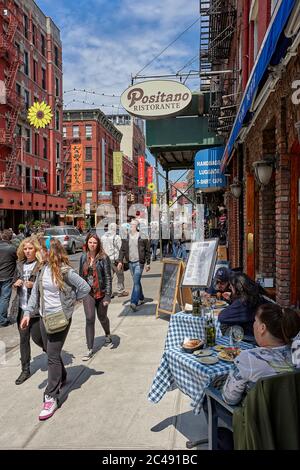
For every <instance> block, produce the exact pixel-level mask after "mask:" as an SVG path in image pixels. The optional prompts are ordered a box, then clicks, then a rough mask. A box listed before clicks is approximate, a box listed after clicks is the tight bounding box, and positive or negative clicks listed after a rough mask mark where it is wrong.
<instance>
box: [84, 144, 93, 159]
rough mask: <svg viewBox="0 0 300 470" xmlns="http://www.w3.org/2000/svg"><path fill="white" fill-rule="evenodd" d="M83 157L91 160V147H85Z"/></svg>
mask: <svg viewBox="0 0 300 470" xmlns="http://www.w3.org/2000/svg"><path fill="white" fill-rule="evenodd" d="M85 159H86V160H93V149H92V147H85Z"/></svg>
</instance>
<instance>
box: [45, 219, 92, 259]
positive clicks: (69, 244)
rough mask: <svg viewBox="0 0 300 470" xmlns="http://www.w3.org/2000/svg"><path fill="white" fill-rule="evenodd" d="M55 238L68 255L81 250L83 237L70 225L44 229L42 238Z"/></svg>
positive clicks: (83, 241)
mask: <svg viewBox="0 0 300 470" xmlns="http://www.w3.org/2000/svg"><path fill="white" fill-rule="evenodd" d="M49 236H50V237H51V238H57V240H59V241H60V243H61V244H62V245H63V246H64V248H65V249H66V250H67V251H68V252H69V253H72V254H74V253H76V250H82V247H83V245H84V243H85V237H84V236H83V235H81V233H80V232H79V230H78V229H77V228H76V227H72V226H70V225H64V226H61V225H59V226H57V227H50V228H46V229H45V231H44V238H47V237H49Z"/></svg>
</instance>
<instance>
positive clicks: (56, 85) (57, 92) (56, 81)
mask: <svg viewBox="0 0 300 470" xmlns="http://www.w3.org/2000/svg"><path fill="white" fill-rule="evenodd" d="M55 96H59V80H58V78H57V77H55Z"/></svg>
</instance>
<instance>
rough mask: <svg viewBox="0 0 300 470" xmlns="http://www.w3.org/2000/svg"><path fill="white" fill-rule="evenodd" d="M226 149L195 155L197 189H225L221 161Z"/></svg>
mask: <svg viewBox="0 0 300 470" xmlns="http://www.w3.org/2000/svg"><path fill="white" fill-rule="evenodd" d="M223 153H224V147H214V148H211V149H207V150H200V151H199V152H197V153H196V155H195V173H194V177H195V188H196V189H207V188H223V187H224V186H226V179H225V176H224V175H223V174H222V173H221V159H222V155H223Z"/></svg>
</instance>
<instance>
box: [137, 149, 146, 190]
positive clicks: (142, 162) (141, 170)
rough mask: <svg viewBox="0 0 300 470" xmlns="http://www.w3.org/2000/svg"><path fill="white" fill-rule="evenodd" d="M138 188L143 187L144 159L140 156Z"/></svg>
mask: <svg viewBox="0 0 300 470" xmlns="http://www.w3.org/2000/svg"><path fill="white" fill-rule="evenodd" d="M138 187H139V188H144V187H145V157H144V155H140V156H139V157H138Z"/></svg>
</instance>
